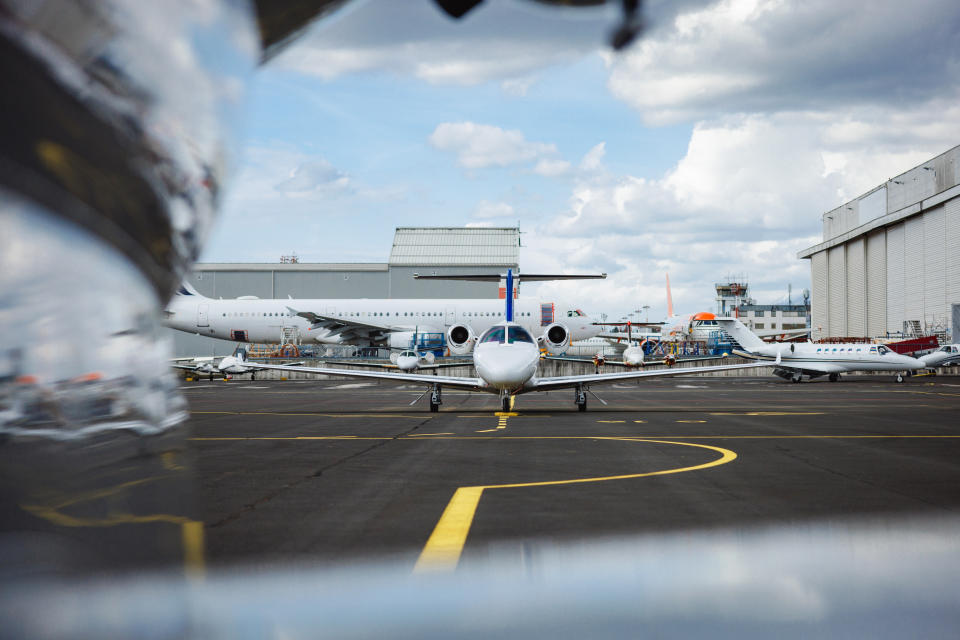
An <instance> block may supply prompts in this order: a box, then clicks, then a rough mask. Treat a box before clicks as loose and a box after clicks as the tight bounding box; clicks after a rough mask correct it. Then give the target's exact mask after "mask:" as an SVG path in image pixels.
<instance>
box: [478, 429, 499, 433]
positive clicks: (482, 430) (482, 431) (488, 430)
mask: <svg viewBox="0 0 960 640" xmlns="http://www.w3.org/2000/svg"><path fill="white" fill-rule="evenodd" d="M494 431H496V429H478V430H477V433H492V432H494Z"/></svg>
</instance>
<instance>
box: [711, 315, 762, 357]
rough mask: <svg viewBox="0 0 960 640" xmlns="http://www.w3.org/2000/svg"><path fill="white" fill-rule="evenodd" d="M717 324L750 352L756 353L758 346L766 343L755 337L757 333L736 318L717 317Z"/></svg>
mask: <svg viewBox="0 0 960 640" xmlns="http://www.w3.org/2000/svg"><path fill="white" fill-rule="evenodd" d="M717 324H719V325H720V328H721V329H723V330H724V331H726V332H727V333H728V334H730V337H731V338H733V339H734V340H736V341H737V343H738V344H739V345H740V346H741V347H743V348H744V349H746V350H747V351H749V352H750V353H756V352H757V350H758V349H760V347H762V346H764V345H765V344H766V343H765V342H764V341H763V340H761V339H760V338H758V337H757V334H755V333H754V332H753V331H750V329H748V328H747V326H746V325H745V324H743V323H742V322H740V321H739V320H738V319H737V318H717Z"/></svg>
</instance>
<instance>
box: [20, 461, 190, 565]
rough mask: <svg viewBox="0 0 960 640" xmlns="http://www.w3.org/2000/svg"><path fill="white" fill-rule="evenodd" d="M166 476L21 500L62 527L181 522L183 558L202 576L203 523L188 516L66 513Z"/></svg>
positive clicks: (23, 506)
mask: <svg viewBox="0 0 960 640" xmlns="http://www.w3.org/2000/svg"><path fill="white" fill-rule="evenodd" d="M164 478H165V476H153V477H150V478H140V479H139V480H132V481H130V482H124V483H122V484H118V485H115V486H113V487H107V488H105V489H97V490H95V491H86V492H83V493H79V494H76V495H74V496H70V497H67V498H65V499H62V500H60V501H59V502H55V503H53V504H21V505H20V508H21V509H23V510H24V511H26V512H27V513H29V514H31V515H34V516H36V517H38V518H42V519H43V520H46V521H47V522H50V523H52V524H55V525H57V526H58V527H115V526H118V525H123V524H151V523H155V522H166V523H169V524H174V525H179V526H180V536H181V540H182V543H183V560H184V567H185V569H186V572H187V575H188V576H189V577H191V578H202V577H203V575H204V557H203V523H202V522H200V521H198V520H193V519H191V518H188V517H186V516H179V515H174V514H170V513H150V514H145V515H136V514H132V513H125V512H116V511H113V510H112V509H108V511H107V514H106V515H105V516H102V517H93V518H83V517H77V516H71V515H68V514H66V513H62V512H61V510H62V509H66V508H68V507H71V506H73V505H77V504H82V503H84V502H92V501H94V500H103V499H107V500H109V499H110V498H111V497H113V496H115V495H116V494H118V493H122V492H123V491H126V490H127V489H131V488H133V487H136V486H139V485H143V484H147V483H151V482H154V481H156V480H163V479H164Z"/></svg>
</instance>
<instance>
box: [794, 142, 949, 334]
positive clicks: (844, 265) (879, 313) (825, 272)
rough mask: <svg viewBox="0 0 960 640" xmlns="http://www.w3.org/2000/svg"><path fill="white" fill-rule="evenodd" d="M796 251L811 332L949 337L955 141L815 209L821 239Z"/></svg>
mask: <svg viewBox="0 0 960 640" xmlns="http://www.w3.org/2000/svg"><path fill="white" fill-rule="evenodd" d="M798 257H800V258H809V259H810V267H811V276H812V277H811V282H812V308H811V326H812V327H813V337H814V339H817V338H822V337H828V336H829V337H840V336H865V337H880V336H886V335H890V334H896V335H899V334H907V335H916V334H931V333H939V334H941V337H942V338H943V339H948V340H949V339H951V337H952V340H953V341H956V335H957V334H956V331H955V329H956V328H957V327H960V146H957V147H954V148H952V149H950V150H949V151H947V152H946V153H943V154H941V155H939V156H937V157H935V158H933V159H931V160H929V161H927V162H924V163H923V164H922V165H919V166H917V167H914V168H913V169H911V170H909V171H907V172H906V173H903V174H901V175H899V176H897V177H895V178H892V179H890V180H888V181H887V182H885V183H884V184H882V185H880V186H878V187H876V188H875V189H873V190H871V191H869V192H868V193H866V194H865V195H863V196H860V197H859V198H856V199H855V200H852V201H851V202H848V203H846V204H843V205H841V206H839V207H837V208H836V209H834V210H833V211H828V212H827V213H825V214H823V242H821V243H820V244H818V245H816V246H813V247H810V248H809V249H804V250H803V251H801V252H800V253H799V254H798Z"/></svg>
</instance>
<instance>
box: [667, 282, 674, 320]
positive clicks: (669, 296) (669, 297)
mask: <svg viewBox="0 0 960 640" xmlns="http://www.w3.org/2000/svg"><path fill="white" fill-rule="evenodd" d="M667 317H668V318H672V317H673V295H672V294H671V293H670V274H669V273H668V274H667Z"/></svg>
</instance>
